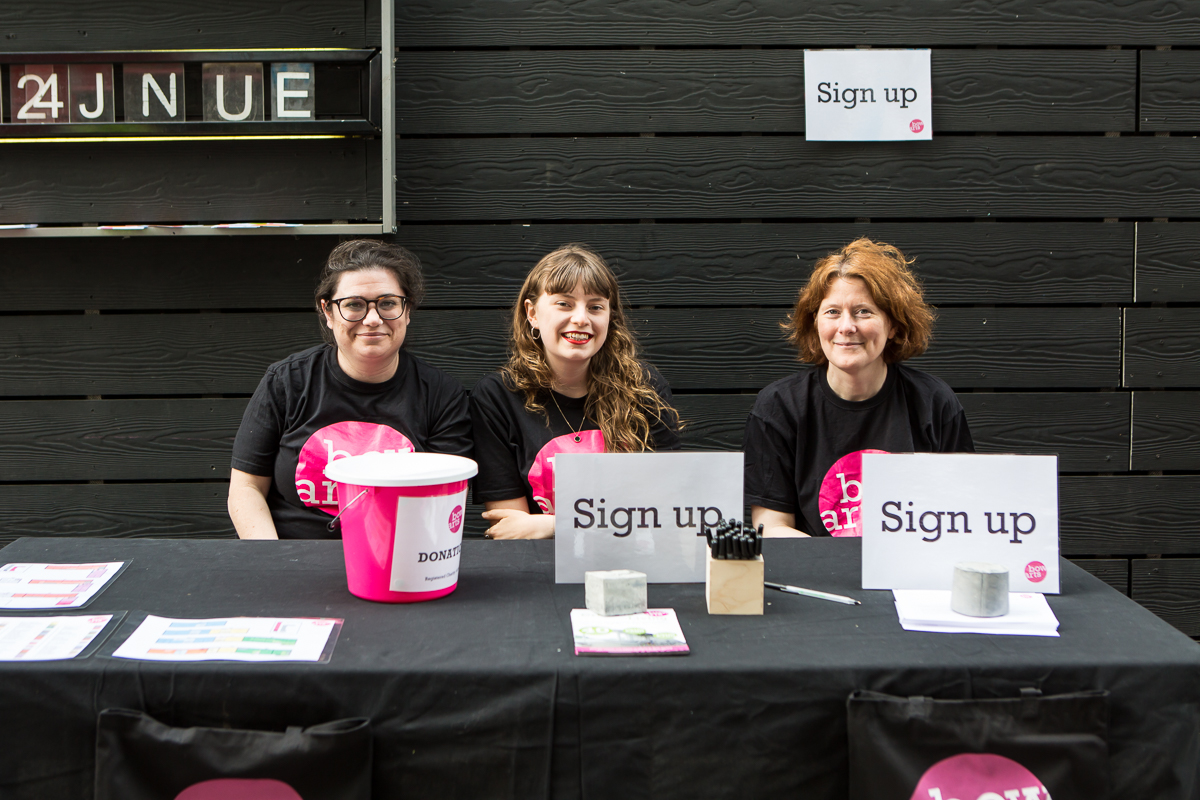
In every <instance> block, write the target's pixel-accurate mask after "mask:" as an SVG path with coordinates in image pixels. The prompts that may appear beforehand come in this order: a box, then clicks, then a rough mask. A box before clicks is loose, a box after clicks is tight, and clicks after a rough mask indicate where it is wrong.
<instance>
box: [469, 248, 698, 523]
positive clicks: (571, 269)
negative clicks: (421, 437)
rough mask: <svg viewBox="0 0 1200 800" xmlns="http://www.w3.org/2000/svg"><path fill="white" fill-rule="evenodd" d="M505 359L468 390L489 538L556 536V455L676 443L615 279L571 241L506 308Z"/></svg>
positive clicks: (664, 390) (666, 392) (671, 415)
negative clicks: (509, 318)
mask: <svg viewBox="0 0 1200 800" xmlns="http://www.w3.org/2000/svg"><path fill="white" fill-rule="evenodd" d="M509 336H510V341H509V358H508V363H507V364H506V365H505V366H504V368H503V369H501V370H500V371H499V372H496V373H493V374H491V375H488V376H486V377H485V378H483V379H482V380H481V381H480V382H479V383H478V384H476V385H475V388H474V389H473V390H472V391H471V421H472V426H473V430H474V438H475V459H476V461H478V463H479V475H478V477H476V478H475V484H474V489H473V491H474V498H475V501H476V502H482V503H483V504H484V505H485V507H486V508H487V510H486V511H485V512H484V514H483V517H484V519H486V520H488V521H489V522H491V523H492V526H491V528H490V529H489V530H488V533H487V535H488V536H489V537H491V538H494V539H546V538H550V537H552V536H553V535H554V457H555V456H556V455H557V454H558V453H637V452H642V451H646V450H677V449H679V436H678V434H677V431H678V428H679V420H678V416H677V415H676V414H675V411H674V409H673V408H671V390H670V388H669V387H668V386H667V383H666V381H664V380H663V378H662V376H661V375H659V374H658V371H657V370H655V369H654V368H653V367H651V366H650V365H648V364H646V363H644V362H642V361H640V360H639V359H638V357H637V344H636V342H635V341H634V338H633V335H632V334H631V333H630V331H629V328H628V326H627V325H626V322H625V314H624V311H623V309H622V308H621V296H620V289H619V288H618V286H617V279H616V276H614V275H613V273H612V270H611V269H609V267H608V264H606V263H605V261H604V259H603V258H601V257H600V256H599V255H598V254H597V253H595V252H593V251H592V250H590V249H588V248H587V247H586V246H584V245H578V244H569V245H566V246H564V247H560V248H559V249H557V250H555V251H554V252H552V253H550V254H549V255H547V256H545V257H544V258H542V260H541V261H539V262H538V263H537V265H536V266H535V267H534V268H533V270H531V271H530V273H529V275H528V276H527V277H526V278H525V284H524V285H523V286H522V287H521V294H520V295H519V296H518V297H517V302H516V303H515V304H514V305H513V310H512V323H511V329H510V332H509Z"/></svg>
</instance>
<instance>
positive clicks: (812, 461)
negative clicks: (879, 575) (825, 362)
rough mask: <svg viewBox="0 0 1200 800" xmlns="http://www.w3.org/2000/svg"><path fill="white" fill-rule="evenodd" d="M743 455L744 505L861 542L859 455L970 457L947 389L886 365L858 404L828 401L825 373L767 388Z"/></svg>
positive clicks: (966, 433)
mask: <svg viewBox="0 0 1200 800" xmlns="http://www.w3.org/2000/svg"><path fill="white" fill-rule="evenodd" d="M742 448H743V450H744V451H745V454H746V461H745V471H746V475H745V478H746V481H745V500H746V503H747V505H755V506H762V507H764V508H769V509H771V510H773V511H782V512H785V513H791V514H795V515H796V528H797V530H800V531H804V532H805V533H809V534H812V535H814V536H827V535H830V534H832V535H834V536H855V535H860V533H861V530H862V526H861V523H860V522H859V521H858V519H857V514H858V511H859V508H858V505H857V502H856V501H857V500H858V498H859V496H860V493H861V491H862V484H861V476H862V474H861V468H862V456H861V451H863V450H881V451H884V452H888V453H973V452H975V445H974V443H973V442H972V441H971V432H970V430H968V428H967V415H966V412H964V411H963V407H962V405H961V404H960V403H959V402H958V398H957V397H955V396H954V392H953V391H951V389H950V387H949V386H947V385H946V384H945V383H944V382H943V381H942V380H940V379H938V378H935V377H934V376H932V375H927V374H926V373H924V372H920V371H918V370H915V369H912V368H911V367H906V366H904V365H903V364H891V365H889V366H888V374H887V379H886V380H885V381H884V384H883V388H882V389H880V390H879V393H878V394H876V395H875V396H874V397H872V398H870V399H869V400H863V401H860V402H854V401H850V400H843V399H842V398H840V397H838V396H837V395H836V394H834V392H833V390H832V389H830V388H829V383H828V380H827V378H826V370H825V367H817V368H815V369H810V370H806V371H804V372H800V373H797V374H795V375H792V376H790V377H787V378H784V379H783V380H779V381H776V382H775V383H772V384H771V385H770V386H768V387H767V388H765V389H763V390H762V391H761V392H759V394H758V399H757V400H756V401H755V403H754V408H753V410H752V411H751V412H750V418H749V419H748V420H746V436H745V440H744V443H743V445H742ZM835 464H836V465H837V469H832V467H834V466H835Z"/></svg>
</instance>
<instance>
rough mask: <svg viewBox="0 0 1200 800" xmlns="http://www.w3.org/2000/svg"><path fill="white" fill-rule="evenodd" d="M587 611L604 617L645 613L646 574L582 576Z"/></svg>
mask: <svg viewBox="0 0 1200 800" xmlns="http://www.w3.org/2000/svg"><path fill="white" fill-rule="evenodd" d="M583 585H584V594H585V596H586V598H587V607H588V611H591V612H592V613H594V614H602V615H604V616H606V617H612V616H616V615H618V614H640V613H641V612H643V611H645V610H646V573H644V572H637V571H635V570H632V569H610V570H603V571H602V570H596V571H593V572H585V573H584V574H583Z"/></svg>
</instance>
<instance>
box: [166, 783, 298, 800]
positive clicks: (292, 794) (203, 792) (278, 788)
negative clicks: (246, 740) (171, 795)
mask: <svg viewBox="0 0 1200 800" xmlns="http://www.w3.org/2000/svg"><path fill="white" fill-rule="evenodd" d="M175 800H304V799H303V798H302V797H300V793H299V792H297V791H296V790H295V789H293V788H292V787H291V786H288V785H287V784H286V783H284V782H283V781H277V780H275V779H273V778H214V779H212V780H208V781H201V782H200V783H193V784H192V785H191V786H189V787H187V788H186V789H184V790H183V791H182V792H180V793H179V794H177V795H176V796H175Z"/></svg>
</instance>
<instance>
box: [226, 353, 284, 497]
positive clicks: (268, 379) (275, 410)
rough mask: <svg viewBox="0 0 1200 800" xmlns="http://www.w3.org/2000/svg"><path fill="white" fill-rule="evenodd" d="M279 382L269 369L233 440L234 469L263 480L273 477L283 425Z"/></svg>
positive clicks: (277, 377) (252, 398) (259, 384)
mask: <svg viewBox="0 0 1200 800" xmlns="http://www.w3.org/2000/svg"><path fill="white" fill-rule="evenodd" d="M280 380H281V379H280V377H279V375H277V374H276V372H275V370H273V369H268V370H267V372H266V374H265V375H263V377H262V380H260V381H259V382H258V388H257V389H255V390H254V396H253V397H251V398H250V403H249V404H248V405H247V406H246V411H245V413H243V414H242V424H241V425H240V426H238V432H237V436H236V437H235V438H234V440H233V460H232V466H233V468H234V469H237V470H241V471H242V472H247V473H249V474H251V475H258V476H261V477H273V476H274V474H275V458H276V456H277V455H278V454H279V439H280V436H281V435H282V432H283V424H284V422H283V412H282V399H281V398H280V397H279V396H278V394H277V392H278V391H279V389H280V387H279V386H278V381H280Z"/></svg>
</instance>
